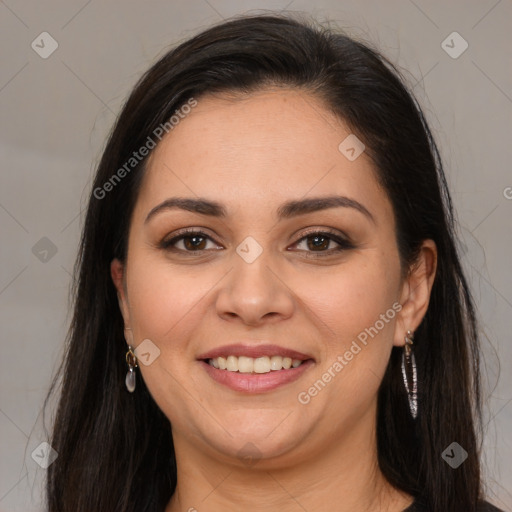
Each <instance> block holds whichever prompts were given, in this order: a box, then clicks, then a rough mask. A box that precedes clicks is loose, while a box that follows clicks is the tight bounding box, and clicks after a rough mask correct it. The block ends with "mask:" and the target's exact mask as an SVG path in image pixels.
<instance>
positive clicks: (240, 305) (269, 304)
mask: <svg viewBox="0 0 512 512" xmlns="http://www.w3.org/2000/svg"><path fill="white" fill-rule="evenodd" d="M271 260H272V258H271V256H270V254H269V250H263V252H262V253H261V254H260V255H259V256H258V257H257V258H256V259H255V260H254V261H252V262H251V263H249V262H248V261H250V260H247V261H246V260H244V259H243V257H241V256H239V255H238V254H235V255H234V256H233V268H232V270H231V272H229V273H228V275H227V276H226V279H224V280H223V281H222V283H223V286H222V287H221V289H220V290H219V293H218V295H217V299H216V308H217V313H218V315H219V316H221V317H222V318H224V319H225V320H230V321H233V320H235V319H236V320H238V321H240V322H243V323H245V324H247V325H251V326H257V325H261V324H262V323H268V322H272V323H274V322H278V321H281V320H284V319H286V318H289V317H290V316H291V315H292V314H293V311H294V308H295V299H294V296H293V292H292V291H291V289H290V287H289V285H287V283H286V282H284V280H283V279H282V278H281V277H280V276H279V269H278V268H276V265H275V263H274V265H273V264H272V261H271Z"/></svg>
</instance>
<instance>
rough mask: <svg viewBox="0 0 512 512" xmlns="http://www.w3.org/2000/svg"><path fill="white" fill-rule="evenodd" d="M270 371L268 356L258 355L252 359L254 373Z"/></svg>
mask: <svg viewBox="0 0 512 512" xmlns="http://www.w3.org/2000/svg"><path fill="white" fill-rule="evenodd" d="M269 371H270V358H269V357H268V356H264V357H258V358H257V359H255V360H254V373H268V372H269Z"/></svg>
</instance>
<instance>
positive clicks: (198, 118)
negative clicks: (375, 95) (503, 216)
mask: <svg viewBox="0 0 512 512" xmlns="http://www.w3.org/2000/svg"><path fill="white" fill-rule="evenodd" d="M350 133H351V132H350V130H349V129H348V127H347V126H346V125H345V124H344V123H343V122H342V121H341V120H339V119H338V118H336V117H335V116H334V115H333V114H332V113H330V112H329V111H328V110H327V109H326V108H325V106H324V105H323V104H322V103H321V102H320V101H319V100H317V99H315V98H314V97H312V96H311V95H310V94H308V93H306V92H304V91H298V90H289V89H266V90H263V91H259V92H256V93H252V94H250V95H248V94H246V95H243V96H242V95H230V96H226V95H224V96H205V97H201V98H200V99H199V100H198V105H197V107H195V108H194V109H193V110H192V112H191V113H190V114H189V115H188V116H187V117H186V118H185V119H183V120H181V121H180V123H179V124H178V125H177V126H176V127H175V128H174V129H173V130H172V131H171V132H170V133H169V134H168V135H167V136H166V137H165V138H164V139H163V140H162V142H161V143H160V144H159V145H158V146H157V147H156V148H155V150H154V151H153V153H152V154H151V156H150V160H149V165H148V169H147V172H146V175H145V177H144V180H143V183H142V187H141V190H140V194H139V197H138V200H137V203H136V206H135V210H134V212H133V217H132V219H131V226H130V232H129V244H128V256H127V260H126V262H125V264H123V263H121V262H120V261H118V260H114V261H113V262H112V265H111V272H112V279H113V281H114V283H115V285H116V288H117V290H118V295H119V301H120V308H121V312H122V314H123V317H124V322H125V325H126V327H128V328H130V329H131V333H132V334H133V343H132V346H134V347H136V346H138V344H139V343H141V341H142V340H144V339H149V340H151V342H152V343H154V344H155V345H156V346H157V347H158V348H159V350H160V356H159V357H157V358H156V359H155V360H154V362H152V364H150V365H148V366H145V365H143V364H140V363H139V368H138V369H137V373H138V378H140V374H142V378H143V379H144V381H145V383H146V385H147V387H148V389H149V390H150V392H151V394H152V396H153V398H154V399H155V401H156V403H157V404H158V406H159V407H160V408H161V409H162V411H163V412H164V413H165V415H166V416H167V418H168V419H169V420H170V422H171V425H172V431H173V438H174V443H175V452H176V458H177V466H178V485H177V490H176V492H175V493H174V495H173V497H172V499H171V500H170V502H169V504H168V506H167V508H166V512H177V511H193V510H194V509H195V510H197V511H198V512H202V511H223V512H226V511H239V510H247V511H254V512H257V511H260V510H261V511H263V510H265V511H267V510H280V512H292V511H303V510H307V511H308V512H315V511H320V510H334V509H336V510H337V511H339V512H345V511H351V512H359V511H370V510H372V511H374V510H382V511H402V510H403V509H404V508H406V507H407V506H408V505H409V504H410V503H411V502H412V498H411V497H410V496H408V495H406V494H404V493H402V492H399V491H397V490H396V489H394V488H393V487H391V486H390V485H389V484H388V483H387V482H386V480H385V479H384V478H383V476H382V474H381V472H380V470H379V468H378V465H377V449H376V437H375V427H374V422H375V416H376V403H377V391H378V387H379V384H380V382H381V380H382V377H383V374H384V372H385V369H386V366H387V363H388V360H389V356H390V352H391V349H392V347H393V346H394V345H395V346H403V345H404V336H405V333H406V332H407V330H408V329H410V330H411V331H414V330H415V329H416V328H417V327H418V325H419V324H420V323H421V321H422V319H423V317H424V315H425V313H426V310H427V307H428V302H429V297H430V292H431V288H432V283H433V279H434V275H435V270H436V260H437V253H436V247H435V244H434V242H432V241H431V240H426V241H425V242H424V244H423V248H422V250H421V251H420V255H419V259H418V261H417V263H416V265H414V266H413V267H411V268H410V269H405V270H406V271H405V273H403V272H402V269H401V267H400V260H399V255H398V249H397V245H396V238H395V224H394V218H393V210H392V205H391V203H390V202H389V199H388V197H387V195H386V193H385V191H384V190H383V189H382V188H380V187H379V185H378V182H377V180H376V175H375V171H374V168H373V165H372V162H371V161H370V159H369V158H368V157H367V155H366V154H365V153H363V154H362V155H361V156H360V157H358V158H357V159H356V160H354V161H352V162H351V161H349V160H348V159H347V158H345V156H343V155H342V154H341V153H340V151H339V150H338V145H339V144H340V142H341V141H343V140H344V139H345V138H346V137H347V136H348V135H349V134H350ZM333 194H339V195H343V196H347V197H350V198H352V199H355V200H356V201H358V202H359V203H361V204H363V205H364V206H365V207H366V208H367V209H368V210H369V211H370V212H371V214H372V216H373V217H374V219H375V222H372V221H371V220H370V219H368V218H367V217H366V216H365V215H363V214H362V213H361V212H359V211H358V210H356V209H354V208H348V207H343V208H339V207H338V208H330V209H327V210H322V211H317V212H312V213H307V214H304V215H301V216H299V217H295V218H290V219H284V220H280V221H278V220H277V216H276V210H277V208H278V207H279V206H280V205H281V203H283V202H285V201H287V200H291V199H303V198H304V197H313V196H315V197H317V196H320V197H321V196H327V195H333ZM177 196H184V197H193V198H196V197H197V196H200V197H204V198H207V199H210V200H215V201H218V202H220V203H223V204H224V205H225V207H226V208H227V210H228V214H229V215H228V217H227V218H225V219H219V218H214V217H209V216H207V215H202V214H198V213H193V212H187V211H183V210H178V209H174V210H165V211H162V212H160V213H158V214H156V215H154V216H153V217H152V218H151V220H150V221H149V222H147V223H145V222H144V220H145V218H146V216H147V215H148V213H149V212H150V211H151V210H152V209H153V208H154V207H155V206H156V205H158V204H160V203H161V202H162V201H164V200H166V199H168V198H171V197H177ZM188 227H190V228H197V229H200V230H201V231H204V232H205V233H206V234H207V235H208V236H209V237H210V238H211V239H208V238H207V239H204V241H203V243H202V244H200V247H201V248H202V249H203V251H202V253H201V255H199V256H195V254H197V249H194V247H193V246H192V247H191V244H190V240H189V241H188V242H189V243H188V244H187V240H183V239H181V241H177V242H176V243H175V247H176V251H178V250H179V249H181V251H182V252H181V253H179V254H178V252H172V251H170V250H165V249H162V248H160V247H159V245H158V244H159V242H160V241H161V240H162V239H164V238H167V239H170V238H172V236H173V234H175V233H176V232H177V231H178V230H179V229H182V228H188ZM306 228H318V229H317V231H322V230H325V229H326V228H330V229H332V230H336V231H337V232H339V234H340V235H343V234H345V235H347V236H348V237H349V238H350V239H351V240H352V241H353V243H354V245H355V248H353V249H346V250H342V251H340V252H335V251H331V253H332V254H331V255H330V256H325V257H322V254H325V253H328V252H329V251H330V249H334V248H336V247H338V244H337V243H336V242H335V241H334V240H332V239H331V241H330V242H329V239H327V240H326V241H325V244H324V245H323V246H322V247H321V248H320V249H317V248H315V246H314V245H313V243H312V241H311V238H309V240H310V243H309V244H308V239H307V238H306V239H304V238H303V237H304V236H305V235H304V232H305V231H306ZM247 236H251V237H253V238H254V239H255V240H256V241H257V242H258V244H259V245H260V246H261V248H262V250H263V252H262V254H261V255H260V256H259V257H258V258H257V259H256V260H255V261H254V262H252V263H250V264H249V263H247V262H246V261H245V260H244V259H242V258H241V257H240V256H239V254H238V253H237V252H236V248H237V247H238V246H239V244H240V243H241V242H242V241H243V240H244V239H245V238H246V237H247ZM313 241H314V240H313ZM327 244H328V245H327ZM290 248H291V249H292V250H287V249H290ZM187 250H188V251H189V253H192V252H193V251H194V250H195V251H196V253H193V254H191V255H190V254H184V253H185V251H187ZM322 251H323V253H322ZM180 254H181V255H180ZM315 254H317V255H318V254H319V256H318V257H317V258H316V259H314V256H315ZM308 255H310V256H312V257H311V258H308V257H307V256H308ZM407 271H409V272H407ZM395 302H398V303H399V304H401V305H402V309H401V311H400V312H399V313H398V314H396V316H394V318H393V319H392V320H389V321H388V322H387V323H385V325H384V328H382V329H381V330H380V331H379V332H378V334H377V335H376V336H374V337H373V338H369V342H368V344H367V345H366V346H364V347H363V348H362V350H361V351H360V352H359V353H358V354H357V355H355V356H354V358H353V359H352V360H351V361H350V362H349V363H348V364H347V365H346V366H345V367H344V368H343V370H342V371H341V372H339V374H337V375H336V377H335V378H333V379H332V380H331V381H330V382H329V383H328V384H327V385H326V386H325V388H323V389H322V390H321V391H320V392H319V393H318V394H317V395H316V396H315V397H314V398H312V399H311V400H310V402H309V403H307V404H302V403H300V402H299V400H298V399H297V396H298V394H299V393H300V392H301V391H307V390H308V388H309V387H310V386H311V385H312V384H313V383H314V382H315V381H317V380H318V379H320V378H321V377H322V375H323V374H324V373H325V372H326V371H327V369H328V368H329V367H332V365H333V363H334V362H335V361H336V360H337V357H338V356H339V355H343V354H344V353H345V352H346V351H347V350H348V349H349V348H350V346H351V343H352V342H353V340H355V339H356V337H357V335H358V334H359V333H361V332H362V331H364V330H365V328H369V327H370V326H374V324H375V322H376V320H378V319H379V315H381V314H385V313H386V311H387V310H389V309H390V308H391V307H392V305H393V303H395ZM127 339H128V338H127ZM130 339H131V338H130ZM240 339H244V340H250V341H252V342H253V343H254V344H255V345H257V344H259V343H261V340H269V341H270V342H271V343H275V344H278V345H281V346H284V347H287V348H292V349H295V350H298V351H300V352H303V353H306V354H308V355H310V356H311V357H312V358H314V360H315V363H314V365H313V366H312V367H310V368H309V369H308V370H307V371H306V372H305V373H304V374H303V375H302V376H301V377H300V378H299V379H298V380H296V381H295V382H292V383H289V384H286V385H284V386H282V387H280V388H278V389H276V390H273V391H269V392H265V393H260V394H246V393H241V392H236V391H233V390H231V389H229V388H227V387H224V386H222V385H221V384H218V383H217V382H216V381H214V380H212V379H211V378H210V377H209V375H208V374H207V373H206V372H205V370H204V368H203V367H202V365H201V364H200V363H199V362H198V361H197V360H196V358H197V357H198V355H199V354H201V353H204V352H206V351H208V350H211V349H213V348H215V347H218V346H221V345H224V344H231V343H236V342H238V341H239V340H240ZM135 392H136V391H135ZM247 443H252V444H251V445H250V446H252V450H253V451H254V452H255V454H256V455H255V456H254V458H253V459H252V460H250V459H245V460H244V459H243V455H247V453H248V448H247ZM244 447H245V448H244ZM249 451H250V450H249Z"/></svg>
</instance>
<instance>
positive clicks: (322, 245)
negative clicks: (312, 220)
mask: <svg viewBox="0 0 512 512" xmlns="http://www.w3.org/2000/svg"><path fill="white" fill-rule="evenodd" d="M333 242H334V244H337V247H334V248H330V249H329V247H330V246H331V245H332V243H333ZM300 244H305V247H306V249H301V250H305V251H306V252H312V253H318V254H315V255H314V257H315V256H329V255H331V254H333V253H336V252H339V251H343V250H347V249H353V248H354V247H355V246H354V245H353V244H352V243H351V242H349V241H348V240H346V239H343V238H341V237H340V236H339V235H338V234H336V233H333V232H330V231H314V232H310V233H307V234H306V236H304V237H302V238H301V239H300V240H299V241H298V242H296V243H295V246H298V245H300Z"/></svg>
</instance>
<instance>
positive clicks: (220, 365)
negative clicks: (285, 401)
mask: <svg viewBox="0 0 512 512" xmlns="http://www.w3.org/2000/svg"><path fill="white" fill-rule="evenodd" d="M302 363H303V361H301V360H300V359H292V358H290V357H281V356H272V357H268V356H263V357H256V358H253V357H246V356H240V357H236V356H228V357H216V358H214V359H209V360H208V364H209V365H210V366H213V367H214V368H217V369H219V370H228V371H230V372H240V373H269V372H271V371H277V370H282V369H285V370H289V369H290V368H292V367H293V368H297V367H298V366H300V365H301V364H302Z"/></svg>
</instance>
